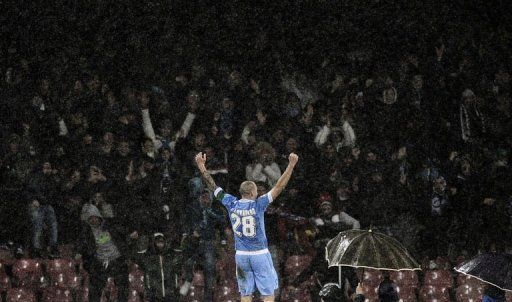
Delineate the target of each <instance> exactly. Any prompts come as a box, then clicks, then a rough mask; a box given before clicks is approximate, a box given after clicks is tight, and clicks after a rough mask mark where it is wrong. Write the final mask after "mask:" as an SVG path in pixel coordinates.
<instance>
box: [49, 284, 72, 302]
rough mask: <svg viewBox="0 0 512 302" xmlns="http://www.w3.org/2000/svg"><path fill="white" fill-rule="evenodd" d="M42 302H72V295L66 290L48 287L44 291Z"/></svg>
mask: <svg viewBox="0 0 512 302" xmlns="http://www.w3.org/2000/svg"><path fill="white" fill-rule="evenodd" d="M42 302H73V295H72V294H71V291H69V290H67V289H61V288H55V287H50V288H47V289H46V290H45V291H44V293H43V300H42Z"/></svg>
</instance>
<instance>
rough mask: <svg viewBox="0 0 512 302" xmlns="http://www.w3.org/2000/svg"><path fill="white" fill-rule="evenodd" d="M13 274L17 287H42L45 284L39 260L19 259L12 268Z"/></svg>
mask: <svg viewBox="0 0 512 302" xmlns="http://www.w3.org/2000/svg"><path fill="white" fill-rule="evenodd" d="M12 272H13V276H14V279H15V282H16V285H17V286H18V287H26V288H31V289H42V288H44V287H46V286H47V283H48V281H47V280H46V278H45V276H44V274H43V269H42V265H41V262H40V261H39V260H36V259H20V260H18V261H16V262H15V263H14V265H13V268H12Z"/></svg>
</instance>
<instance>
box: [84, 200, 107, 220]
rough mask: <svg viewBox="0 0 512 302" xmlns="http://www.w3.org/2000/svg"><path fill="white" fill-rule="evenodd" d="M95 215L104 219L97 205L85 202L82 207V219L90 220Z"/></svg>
mask: <svg viewBox="0 0 512 302" xmlns="http://www.w3.org/2000/svg"><path fill="white" fill-rule="evenodd" d="M93 216H96V217H99V218H101V219H103V216H102V215H101V213H100V210H98V208H97V207H96V206H95V205H93V204H90V203H86V204H84V206H83V207H82V213H81V214H80V220H82V221H85V222H88V221H89V218H91V217H93Z"/></svg>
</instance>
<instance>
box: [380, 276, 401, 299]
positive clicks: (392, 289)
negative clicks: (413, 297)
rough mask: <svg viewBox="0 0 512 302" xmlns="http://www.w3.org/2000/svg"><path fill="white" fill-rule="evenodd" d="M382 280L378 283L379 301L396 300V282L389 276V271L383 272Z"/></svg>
mask: <svg viewBox="0 0 512 302" xmlns="http://www.w3.org/2000/svg"><path fill="white" fill-rule="evenodd" d="M383 275H384V280H382V281H381V282H380V284H379V289H378V293H379V302H398V300H399V298H398V292H397V289H396V284H395V283H394V282H393V281H392V280H391V279H390V278H389V273H388V272H385V273H384V274H383Z"/></svg>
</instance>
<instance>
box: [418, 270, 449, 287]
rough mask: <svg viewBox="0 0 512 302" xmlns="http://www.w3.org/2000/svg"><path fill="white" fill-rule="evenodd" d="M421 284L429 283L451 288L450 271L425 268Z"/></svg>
mask: <svg viewBox="0 0 512 302" xmlns="http://www.w3.org/2000/svg"><path fill="white" fill-rule="evenodd" d="M423 285H430V286H436V287H441V288H452V287H453V277H452V273H451V272H450V271H449V270H427V271H425V278H424V279H423Z"/></svg>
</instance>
